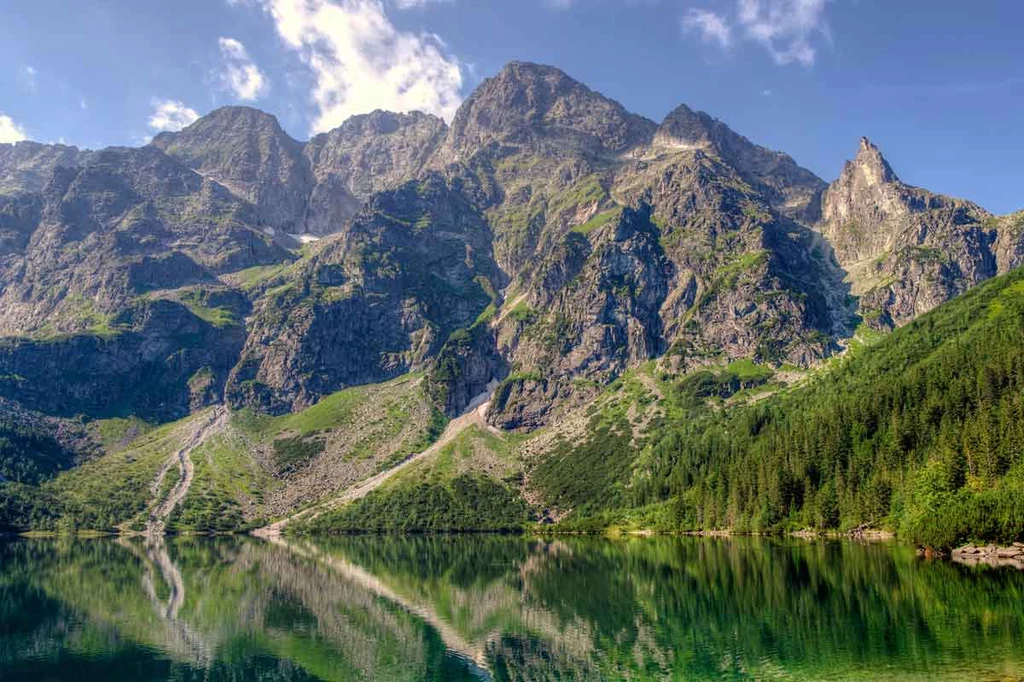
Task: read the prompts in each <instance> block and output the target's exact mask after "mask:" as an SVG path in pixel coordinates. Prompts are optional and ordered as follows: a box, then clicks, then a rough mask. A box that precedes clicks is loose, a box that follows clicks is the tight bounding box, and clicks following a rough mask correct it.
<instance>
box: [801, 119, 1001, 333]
mask: <svg viewBox="0 0 1024 682" xmlns="http://www.w3.org/2000/svg"><path fill="white" fill-rule="evenodd" d="M821 206H822V208H821V215H822V228H821V229H822V233H823V234H824V235H825V237H826V238H827V239H828V240H829V242H830V243H831V244H832V245H833V248H834V249H835V255H836V258H837V260H838V262H839V264H840V266H842V267H843V268H844V269H845V270H846V271H847V272H848V273H849V275H850V281H851V283H852V291H853V293H854V294H855V295H858V296H860V297H861V300H860V308H861V314H862V315H863V316H864V317H865V319H866V320H867V321H868V322H869V323H870V324H873V325H874V326H893V325H902V324H906V323H907V322H909V321H911V320H913V319H914V318H915V317H916V316H918V315H920V314H921V313H923V312H927V311H929V310H931V309H932V308H934V307H936V306H937V305H939V304H940V303H942V302H944V301H948V300H949V299H951V298H953V297H954V296H957V295H959V294H961V293H963V292H964V291H966V290H967V289H968V288H970V287H972V286H974V285H976V284H978V283H979V282H982V281H984V280H986V279H988V278H990V277H992V276H994V275H995V274H997V273H998V272H1006V271H1007V270H1008V269H1009V263H1006V264H1005V265H1004V267H1003V268H1000V267H999V264H998V263H997V256H996V243H997V240H998V231H997V229H996V221H995V219H994V218H993V216H992V215H991V214H990V213H989V212H988V211H986V210H985V209H983V208H981V207H980V206H978V205H976V204H973V203H971V202H969V201H964V200H961V199H953V198H950V197H945V196H941V195H938V194H933V193H932V192H929V191H927V190H924V189H920V188H917V187H911V186H910V185H907V184H906V183H904V182H902V181H901V180H900V179H899V178H898V177H897V175H896V173H895V172H894V171H893V170H892V168H891V167H890V166H889V163H888V162H887V161H886V160H885V158H884V157H883V156H882V153H881V151H879V149H878V147H876V146H875V145H874V144H872V143H871V142H870V141H869V140H868V139H867V138H862V139H861V141H860V150H859V152H858V153H857V156H856V158H855V159H854V160H853V161H850V162H848V163H847V164H846V166H844V168H843V172H842V173H841V174H840V176H839V179H838V180H836V181H835V182H834V183H832V184H831V185H829V187H828V189H827V190H826V191H825V194H824V195H823V197H822V203H821Z"/></svg>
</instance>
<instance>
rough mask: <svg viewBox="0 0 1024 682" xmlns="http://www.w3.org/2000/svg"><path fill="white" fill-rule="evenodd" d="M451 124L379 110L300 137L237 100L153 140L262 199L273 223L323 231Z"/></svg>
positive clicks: (241, 193) (408, 174)
mask: <svg viewBox="0 0 1024 682" xmlns="http://www.w3.org/2000/svg"><path fill="white" fill-rule="evenodd" d="M446 130H447V128H446V126H445V124H444V121H442V120H441V119H439V118H436V117H434V116H429V115H426V114H421V113H418V112H415V113H411V114H393V113H391V112H386V111H375V112H373V113H371V114H367V115H362V116H354V117H353V118H351V119H349V120H348V121H346V122H345V123H344V124H342V125H341V127H339V128H336V129H334V130H332V131H330V132H328V133H324V134H321V135H317V136H316V137H315V138H313V139H312V140H310V141H309V142H308V143H300V142H298V141H296V140H294V139H292V138H291V137H290V136H289V135H288V134H287V133H285V132H284V130H282V129H281V126H280V124H279V123H278V122H277V119H276V118H275V117H273V116H271V115H270V114H266V113H264V112H262V111H259V110H258V109H253V108H250V107H237V106H235V107H223V108H221V109H217V110H216V111H213V112H212V113H210V114H208V115H206V116H204V117H202V118H201V119H199V120H198V121H196V122H195V123H193V124H192V125H190V126H188V127H186V128H184V129H183V130H181V131H179V132H176V133H169V132H168V133H160V134H159V135H157V136H156V137H155V138H154V139H153V141H152V145H153V146H154V147H157V148H158V149H160V150H162V151H164V152H166V153H167V154H168V155H169V156H172V157H173V158H175V159H177V160H179V161H181V162H182V163H184V164H185V165H187V166H189V167H190V168H192V169H194V170H196V171H197V172H198V173H200V174H201V175H202V176H203V177H207V178H210V179H212V180H214V181H216V182H218V183H220V184H221V185H223V186H224V187H226V188H227V189H228V190H230V191H231V192H232V193H234V194H235V195H237V196H238V197H239V198H241V199H244V200H246V201H248V202H250V203H252V204H253V205H255V206H256V208H257V209H258V210H259V212H260V215H261V217H262V218H263V219H264V220H265V221H266V222H267V223H268V224H269V225H270V226H271V227H272V229H274V230H279V231H281V232H285V233H289V234H311V235H317V236H322V235H326V234H331V233H333V232H338V231H340V230H341V229H342V228H343V226H344V223H345V222H346V221H347V220H349V219H350V218H352V217H353V216H354V215H355V214H356V212H358V210H359V208H360V206H362V205H363V204H364V203H365V202H366V201H367V200H369V198H370V196H371V195H372V194H373V193H374V192H379V191H383V190H387V189H394V188H397V187H398V186H400V185H401V184H403V183H404V182H407V181H409V180H412V179H413V178H415V177H416V176H417V175H418V174H419V173H420V172H421V171H422V170H423V169H424V167H425V165H426V162H427V159H428V158H429V157H430V155H431V154H432V153H433V151H434V150H435V149H436V147H437V146H438V144H439V143H440V140H441V138H442V137H443V136H444V134H445V132H446Z"/></svg>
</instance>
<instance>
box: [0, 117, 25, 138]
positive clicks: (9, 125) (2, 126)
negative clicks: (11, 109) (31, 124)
mask: <svg viewBox="0 0 1024 682" xmlns="http://www.w3.org/2000/svg"><path fill="white" fill-rule="evenodd" d="M27 139H28V134H27V133H26V132H25V129H24V128H22V127H21V126H19V125H18V124H17V123H15V122H14V119H12V118H11V117H10V116H7V115H6V114H0V142H20V141H22V140H27Z"/></svg>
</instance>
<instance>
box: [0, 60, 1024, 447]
mask: <svg viewBox="0 0 1024 682" xmlns="http://www.w3.org/2000/svg"><path fill="white" fill-rule="evenodd" d="M299 233H306V234H313V235H319V236H324V237H325V238H324V239H322V240H321V241H320V243H319V244H316V245H313V246H307V247H306V248H305V249H300V248H299V244H298V243H297V242H296V241H295V240H294V239H292V238H291V237H289V236H288V234H299ZM1022 261H1024V219H1022V218H1021V215H1020V214H1018V215H1016V216H1007V217H1003V218H996V217H994V216H991V215H990V214H988V213H987V212H986V211H984V209H981V208H980V207H978V206H976V205H974V204H971V203H970V202H967V201H962V200H958V199H951V198H949V197H944V196H940V195H935V194H932V193H930V192H928V191H926V190H923V189H919V188H915V187H911V186H909V185H907V184H905V183H903V182H902V181H901V180H900V179H899V178H898V176H897V175H896V173H895V172H894V171H893V169H892V168H891V167H890V166H889V164H888V163H887V162H886V160H885V159H884V158H883V156H882V154H881V152H880V151H879V150H878V148H877V147H875V146H874V145H873V144H871V143H870V142H869V141H867V140H862V142H861V148H860V151H859V153H858V155H857V157H856V159H855V160H853V161H851V162H850V163H848V164H847V165H846V167H845V168H844V169H843V171H842V173H841V175H840V177H839V178H838V179H837V180H836V181H835V182H834V183H832V184H831V185H826V184H825V183H824V181H822V180H820V179H819V178H817V177H816V176H815V175H814V174H813V173H811V172H810V171H807V170H806V169H803V168H801V167H800V166H798V165H797V164H796V162H795V161H794V160H793V159H792V158H790V157H789V156H787V155H786V154H783V153H781V152H775V151H772V150H769V149H766V148H764V147H760V146H758V145H756V144H754V143H752V142H750V141H749V140H747V139H746V138H744V137H742V136H741V135H739V134H737V133H735V132H733V131H732V130H730V129H729V128H728V127H727V126H726V125H725V124H724V123H723V122H721V121H718V120H716V119H714V118H712V117H711V116H709V115H707V114H705V113H702V112H695V111H693V110H691V109H690V108H688V107H686V106H685V105H684V106H680V107H679V108H677V109H676V110H674V111H673V112H671V113H670V114H669V115H668V116H667V117H666V118H665V120H664V121H663V122H662V123H661V125H656V124H655V123H653V122H652V121H649V120H647V119H645V118H643V117H640V116H637V115H634V114H631V113H629V112H628V111H626V110H625V109H624V108H623V107H622V106H621V105H620V104H619V103H617V102H615V101H613V100H611V99H608V98H606V97H604V96H602V95H600V94H599V93H596V92H594V91H592V90H590V89H589V88H587V87H586V86H584V85H582V84H580V83H578V82H576V81H574V80H573V79H572V78H570V77H569V76H567V75H566V74H565V73H563V72H561V71H559V70H558V69H555V68H552V67H547V66H541V65H536V64H525V63H512V64H509V65H508V66H507V67H505V68H504V69H502V71H501V72H500V73H498V74H497V75H496V76H495V77H493V78H490V79H488V80H487V81H485V82H484V83H483V84H482V85H481V86H480V87H479V88H478V89H477V91H476V92H474V93H473V94H472V95H471V96H470V97H469V98H468V99H467V100H466V102H465V103H464V104H463V106H462V107H461V108H460V110H459V111H458V113H457V114H456V116H455V117H454V120H453V121H452V123H451V125H450V126H447V125H446V124H445V122H444V121H442V120H440V119H438V118H436V117H433V116H429V115H426V114H420V113H409V114H395V113H390V112H383V111H376V112H373V113H370V114H366V115H361V116H355V117H353V118H352V119H350V120H349V121H347V122H345V123H344V124H343V125H342V126H341V127H339V128H337V129H335V130H332V131H330V132H328V133H325V134H322V135H318V136H316V137H314V138H313V139H312V140H310V141H309V142H307V143H302V142H299V141H296V140H294V139H293V138H291V137H290V136H289V135H288V134H287V133H285V132H284V131H283V130H282V129H281V127H280V125H279V124H278V122H277V120H276V119H275V118H274V117H273V116H271V115H269V114H265V113H263V112H260V111H258V110H255V109H251V108H247V107H225V108H223V109H218V110H216V111H214V112H212V113H211V114H209V115H207V116H205V117H203V118H201V119H199V120H198V121H196V122H195V123H194V124H193V125H191V126H189V127H187V128H185V129H184V130H182V131H180V132H177V133H164V134H161V135H159V136H157V137H156V138H155V139H154V141H153V143H152V144H151V145H149V146H147V147H144V148H142V149H108V150H103V151H98V152H84V151H79V150H77V149H75V148H73V147H64V146H59V145H39V144H36V143H19V144H16V145H0V334H2V335H4V336H7V337H15V336H17V337H18V338H17V339H16V340H12V341H11V343H9V344H7V345H6V346H5V347H4V348H5V350H4V351H3V353H0V365H3V367H0V375H3V374H4V372H8V373H9V374H10V375H11V376H14V377H17V378H18V379H17V381H15V382H14V383H11V382H8V383H7V384H4V385H5V386H7V388H5V389H3V390H0V394H2V395H11V396H13V397H16V398H17V397H19V396H20V397H22V398H23V399H24V400H27V401H29V402H32V401H37V402H38V401H42V400H43V398H44V396H42V395H41V394H39V395H36V394H34V393H33V392H32V390H30V389H29V388H27V387H28V386H30V385H32V383H33V382H52V383H50V384H41V385H55V386H60V387H63V388H67V389H68V391H69V395H70V396H71V397H69V398H67V399H66V401H65V402H62V403H60V404H59V405H56V404H55V406H54V408H53V409H55V410H58V411H60V412H62V413H71V412H74V411H75V410H80V411H82V412H84V413H86V414H103V415H106V414H113V413H121V412H124V411H125V410H128V411H130V410H132V409H136V408H134V407H133V405H138V408H137V409H139V410H146V411H147V414H151V415H153V416H154V418H159V419H164V418H170V417H173V416H181V415H182V414H184V413H186V412H187V411H188V410H190V409H195V408H196V407H197V406H201V405H206V404H209V403H210V402H216V401H219V400H227V401H228V402H229V403H230V404H231V405H233V406H236V407H240V406H251V407H254V408H258V409H262V410H266V411H270V412H274V413H280V412H285V411H288V410H292V409H294V408H297V407H302V406H305V405H309V404H311V403H313V402H315V401H317V400H318V399H319V398H321V397H322V396H324V395H327V394H329V393H331V392H333V391H336V390H338V389H340V388H343V387H346V386H352V385H356V384H365V383H373V382H379V381H383V380H385V379H388V378H391V377H394V376H396V375H398V374H401V373H404V372H407V371H409V370H414V369H422V370H427V372H428V376H427V382H426V386H427V388H428V392H429V394H430V395H431V396H432V398H433V399H434V400H435V402H436V403H437V405H438V407H440V408H441V409H443V410H444V411H446V412H447V413H448V414H451V415H454V414H458V413H460V412H461V411H462V409H464V408H465V405H466V403H467V402H468V401H469V400H470V399H471V398H472V397H473V396H475V395H476V394H478V393H479V392H480V391H482V390H484V387H486V386H487V385H488V384H490V383H491V382H492V381H495V380H498V381H502V380H504V381H505V383H504V384H503V385H502V386H501V388H500V389H499V391H498V393H497V395H496V399H495V401H494V402H493V404H492V407H491V414H490V418H491V420H492V422H493V423H495V424H500V425H503V426H506V427H509V428H534V427H536V426H540V425H542V424H545V423H549V422H550V421H552V420H553V419H556V418H557V417H558V415H559V414H560V412H561V410H563V409H564V408H565V407H567V406H570V405H574V404H577V403H579V402H582V401H586V400H587V399H589V398H590V397H591V396H592V395H593V394H595V393H596V392H597V391H599V390H600V389H601V387H602V386H604V385H605V384H607V383H608V382H610V381H612V380H614V379H615V378H616V377H618V376H619V375H621V374H622V373H623V372H625V371H626V370H628V369H630V368H633V367H636V366H638V365H640V364H642V363H644V362H647V361H650V360H657V361H658V365H659V367H660V369H662V370H663V371H667V372H675V373H684V372H689V371H692V370H694V369H696V368H700V367H706V366H720V365H722V364H724V363H728V362H729V361H731V360H735V359H740V358H753V359H755V360H757V361H758V362H762V363H766V364H770V365H775V366H778V365H781V364H784V363H788V364H794V365H798V366H806V365H809V364H811V363H813V362H816V361H818V360H820V359H821V358H824V357H826V356H827V355H828V354H829V353H831V352H833V351H834V350H835V349H836V348H838V347H839V346H840V345H841V344H842V342H843V341H844V340H845V339H846V338H848V337H849V336H850V335H851V334H852V333H853V330H854V329H855V327H856V324H857V322H858V321H859V320H858V315H860V316H861V317H862V318H863V319H864V320H865V321H867V322H868V323H869V324H872V325H873V326H876V327H879V328H887V327H892V326H895V325H900V324H903V323H905V322H907V321H909V320H911V319H913V318H914V317H915V316H917V315H919V314H920V313H922V312H925V311H926V310H929V309H931V308H933V307H935V306H936V305H938V304H940V303H942V302H943V301H945V300H948V299H949V298H950V297H952V296H955V295H957V294H959V293H960V292H962V291H965V290H966V289H967V288H969V287H971V286H973V285H974V284H976V283H978V282H980V281H982V280H984V279H986V278H988V277H991V276H993V275H994V274H996V273H998V272H1004V271H1006V270H1007V269H1009V268H1012V267H1016V266H1017V265H1019V264H1020V263H1021V262H1022ZM181 330H187V332H181ZM62 354H64V355H62ZM65 356H66V358H70V359H62V358H65ZM64 362H75V363H80V364H89V363H93V364H94V365H95V367H98V368H100V370H99V371H96V372H93V375H91V376H85V375H81V376H79V375H77V374H76V373H74V372H70V373H68V375H67V376H66V377H65V376H62V375H61V372H60V367H61V366H62V365H61V363H64ZM4 367H5V368H6V369H4ZM146 373H152V375H153V376H154V377H155V378H154V380H153V381H152V382H151V383H152V387H148V388H147V387H146V386H144V385H143V384H142V383H140V382H142V378H143V377H144V376H146ZM104 377H106V378H104ZM18 382H20V383H18ZM104 382H107V384H109V390H107V389H105V384H104ZM12 387H13V388H12ZM160 391H166V392H167V395H168V396H169V397H168V398H167V400H166V401H165V402H166V404H165V405H158V404H157V402H159V401H158V398H157V396H158V394H159V392H160ZM33 404H35V403H33ZM40 404H41V403H40Z"/></svg>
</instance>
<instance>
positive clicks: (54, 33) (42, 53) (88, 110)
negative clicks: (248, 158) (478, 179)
mask: <svg viewBox="0 0 1024 682" xmlns="http://www.w3.org/2000/svg"><path fill="white" fill-rule="evenodd" d="M5 5H6V6H5V7H4V8H3V9H0V140H7V141H10V140H13V139H17V138H20V137H27V138H30V139H35V140H40V141H44V142H57V141H65V142H67V143H68V144H75V145H79V146H84V147H92V148H95V147H102V146H106V145H112V144H141V143H143V142H145V141H146V140H148V139H149V137H151V136H152V135H153V134H154V133H155V132H156V131H157V130H159V129H166V128H174V127H177V126H180V125H182V124H184V123H186V122H187V121H189V120H191V118H192V117H194V116H195V115H196V114H199V115H201V114H204V113H206V112H208V111H210V110H211V109H213V108H215V107H217V106H221V105H225V104H232V103H244V104H251V105H253V106H257V107H259V108H261V109H264V110H267V111H270V112H272V113H274V114H276V115H277V116H278V118H279V119H280V121H281V123H282V125H283V126H284V127H285V129H286V130H288V131H289V132H290V133H291V134H292V135H294V136H295V137H297V138H299V139H305V138H308V137H309V136H310V135H311V134H313V133H315V132H318V131H321V130H326V129H329V128H330V127H333V126H335V125H337V124H338V123H340V122H341V121H342V120H344V118H345V117H346V116H348V115H350V114H352V113H359V112H363V111H368V110H371V109H373V108H378V107H380V108H389V109H399V110H408V109H423V110H428V111H432V112H433V113H437V114H440V115H443V116H445V117H446V118H450V116H451V114H452V112H453V111H454V110H455V108H456V107H457V106H458V104H459V102H460V101H461V99H462V98H464V97H465V96H467V95H468V94H469V93H470V92H471V91H472V89H473V88H474V87H475V86H476V85H477V84H478V83H479V82H480V81H481V80H482V79H483V78H485V77H487V76H489V75H492V74H493V73H495V72H496V71H497V70H498V69H499V68H500V67H501V65H502V64H504V63H505V62H507V61H509V60H513V59H518V60H528V61H537V62H542V63H548V64H553V65H556V66H558V67H560V68H562V69H564V70H565V71H566V72H568V73H569V74H570V75H572V76H573V77H575V78H577V79H579V80H581V81H583V82H584V83H586V84H588V85H589V86H591V87H593V88H594V89H596V90H599V91H601V92H603V93H605V94H606V95H609V96H611V97H614V98H615V99H617V100H619V101H620V102H622V103H623V104H624V105H625V106H626V107H627V108H629V109H631V110H633V111H636V112H638V113H641V114H643V115H646V116H648V117H650V118H652V119H654V120H661V119H662V118H663V117H664V115H665V114H666V113H668V112H669V111H670V110H671V109H672V108H674V107H675V106H676V105H678V104H680V103H686V104H688V105H690V106H692V107H694V108H699V109H703V110H705V111H708V112H709V113H711V114H712V115H714V116H716V117H718V118H720V119H722V120H723V121H725V122H726V123H728V124H729V125H730V126H732V127H733V128H734V129H735V130H737V131H738V132H740V133H742V134H744V135H746V136H748V137H749V138H751V139H752V140H754V141H755V142H758V143H760V144H764V145H766V146H769V147H772V148H776V149H781V150H784V151H786V152H788V153H790V154H792V155H793V156H794V157H795V158H796V160H797V161H798V162H799V163H801V164H802V165H804V166H807V167H808V168H810V169H811V170H813V171H814V172H816V173H817V174H819V175H821V176H822V177H823V178H825V179H826V180H828V179H832V178H834V177H836V176H837V175H838V173H839V171H840V169H841V167H842V163H843V161H844V160H845V159H847V158H849V157H850V156H851V155H852V154H853V153H855V151H856V149H857V140H858V138H859V137H860V136H861V135H867V136H868V137H870V138H871V139H872V140H874V141H875V142H876V143H877V144H878V145H879V146H880V147H881V148H882V150H883V152H884V153H885V154H886V156H887V157H888V158H889V160H890V162H891V163H892V165H893V167H894V168H895V169H896V172H897V173H898V174H900V175H901V177H902V178H903V179H904V180H906V181H907V182H910V183H913V184H917V185H921V186H924V187H928V188H929V189H932V190H935V191H940V192H944V193H948V194H953V195H956V196H962V197H967V198H970V199H973V200H975V201H978V202H979V203H981V204H982V205H984V206H985V207H987V208H989V209H990V210H992V211H995V212H999V213H1002V212H1009V211H1012V210H1017V209H1020V208H1024V125H1022V121H1024V42H1022V41H1024V34H1022V31H1021V27H1022V26H1024V3H1022V2H1019V0H980V1H979V2H975V3H970V4H968V3H964V2H962V1H960V0H898V1H897V0H174V1H173V2H172V1H170V0H168V1H166V2H163V1H160V0H146V1H145V2H140V1H138V0H31V1H28V0H15V1H13V2H9V3H5Z"/></svg>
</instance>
